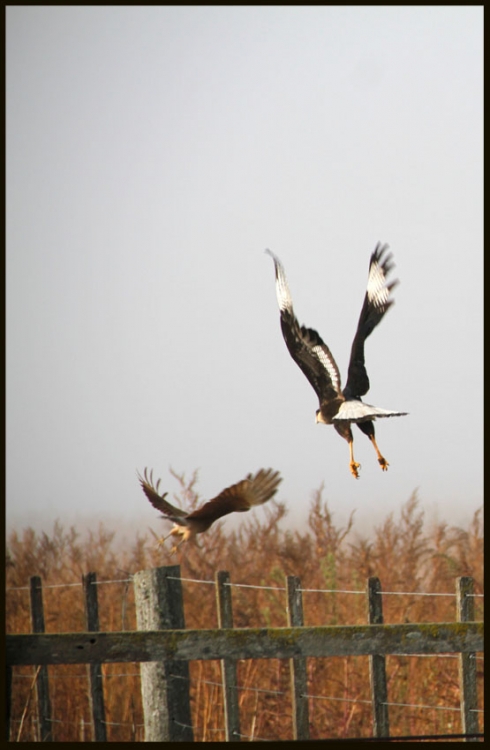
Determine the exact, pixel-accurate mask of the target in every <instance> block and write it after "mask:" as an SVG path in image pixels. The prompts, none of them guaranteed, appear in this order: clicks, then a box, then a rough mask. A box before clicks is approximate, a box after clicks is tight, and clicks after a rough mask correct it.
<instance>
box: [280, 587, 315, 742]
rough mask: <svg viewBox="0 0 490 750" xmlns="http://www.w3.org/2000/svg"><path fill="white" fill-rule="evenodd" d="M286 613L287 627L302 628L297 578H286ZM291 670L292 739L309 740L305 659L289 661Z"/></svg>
mask: <svg viewBox="0 0 490 750" xmlns="http://www.w3.org/2000/svg"><path fill="white" fill-rule="evenodd" d="M286 591H287V602H288V603H287V613H288V625H289V627H303V625H304V618H303V597H302V594H301V581H300V579H299V578H298V576H286ZM289 665H290V670H291V692H292V702H293V739H295V740H308V739H309V738H310V718H309V711H308V676H307V670H306V658H305V657H296V658H294V659H290V660H289Z"/></svg>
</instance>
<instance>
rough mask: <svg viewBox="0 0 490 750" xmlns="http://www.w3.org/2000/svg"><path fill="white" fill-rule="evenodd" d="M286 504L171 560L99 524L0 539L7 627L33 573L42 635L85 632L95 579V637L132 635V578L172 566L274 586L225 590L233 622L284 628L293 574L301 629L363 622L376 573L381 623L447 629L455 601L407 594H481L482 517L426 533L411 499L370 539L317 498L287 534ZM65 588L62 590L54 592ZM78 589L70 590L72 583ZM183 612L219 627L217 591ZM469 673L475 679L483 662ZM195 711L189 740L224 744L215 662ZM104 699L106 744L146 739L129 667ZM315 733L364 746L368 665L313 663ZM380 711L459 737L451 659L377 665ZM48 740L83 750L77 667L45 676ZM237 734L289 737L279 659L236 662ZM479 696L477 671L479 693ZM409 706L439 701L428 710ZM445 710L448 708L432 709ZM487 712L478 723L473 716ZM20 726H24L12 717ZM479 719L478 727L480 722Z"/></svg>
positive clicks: (201, 678) (24, 601)
mask: <svg viewBox="0 0 490 750" xmlns="http://www.w3.org/2000/svg"><path fill="white" fill-rule="evenodd" d="M177 478H178V479H179V481H180V484H181V493H180V494H181V500H182V502H183V503H184V504H185V505H184V507H186V508H189V507H193V506H195V505H196V504H197V503H198V496H197V493H196V492H195V482H196V476H195V475H194V476H192V477H191V479H190V481H186V480H185V477H184V476H180V477H179V476H178V477H177ZM285 513H286V509H285V507H284V506H283V505H281V504H280V503H277V502H274V501H272V502H270V503H269V504H268V506H264V508H263V510H262V509H261V512H260V513H256V514H255V515H253V516H251V517H248V518H244V519H243V521H242V523H241V525H240V526H239V528H238V530H237V531H233V532H232V533H228V534H226V533H225V532H224V531H223V524H221V523H217V524H215V525H214V526H213V527H212V528H211V529H210V530H209V531H208V532H207V533H206V534H203V535H202V536H201V537H200V538H199V541H198V544H187V545H184V546H183V547H182V548H181V552H180V554H179V555H178V557H177V559H176V558H175V556H174V557H170V555H169V553H168V548H163V549H162V548H156V546H155V544H154V540H153V539H148V538H143V537H141V536H137V537H136V538H135V540H134V542H133V544H132V546H127V545H126V546H125V547H124V548H120V547H118V545H117V544H116V542H115V540H114V533H112V532H110V531H108V530H107V529H105V528H104V527H103V526H100V527H99V528H98V530H97V531H93V532H92V533H90V534H89V535H88V536H87V537H86V538H85V539H81V538H80V537H79V535H78V534H77V532H76V530H75V529H74V528H73V527H72V528H70V529H69V530H68V531H67V530H65V529H64V528H63V527H62V526H61V525H60V524H59V523H58V522H57V523H55V525H54V528H53V531H52V533H51V535H48V534H45V533H43V534H40V535H39V534H36V533H35V532H34V531H33V530H32V529H30V528H29V529H26V530H24V531H23V533H22V534H18V533H17V532H13V533H12V534H11V535H10V537H9V540H8V555H9V558H10V563H9V564H8V565H7V568H6V575H7V605H6V621H7V632H9V633H26V632H30V630H31V626H30V616H29V589H28V587H29V578H30V576H33V575H39V576H41V577H42V580H43V586H44V589H43V597H44V611H45V621H46V631H47V632H73V631H81V630H83V629H84V613H83V597H82V589H81V586H80V582H81V576H82V574H86V573H87V572H89V571H95V572H96V573H97V578H98V581H99V582H107V583H104V584H103V585H100V587H99V589H98V591H99V613H100V626H101V629H102V630H105V631H114V630H133V629H135V628H136V618H135V611H134V599H133V591H132V585H131V583H130V576H131V575H132V574H133V573H135V572H136V571H138V570H141V569H144V568H150V567H154V566H159V565H169V564H176V563H180V565H181V573H182V576H183V577H184V578H190V579H198V580H214V576H215V573H216V571H217V570H228V571H229V572H230V575H231V580H232V582H234V583H246V584H252V585H255V586H268V587H277V590H273V589H270V588H240V587H237V588H233V613H234V624H235V626H237V627H262V626H284V625H286V624H287V622H286V612H285V592H284V590H281V589H282V588H283V587H284V577H285V575H297V576H299V577H300V578H301V585H302V588H304V589H323V590H325V589H328V590H334V593H324V592H315V591H311V592H304V594H303V601H304V612H305V624H306V625H322V624H323V625H328V624H330V625H336V624H346V625H351V624H356V623H365V622H366V601H365V597H364V596H363V595H358V594H353V593H346V592H352V591H364V590H365V587H366V579H367V578H368V577H369V576H378V577H379V578H380V580H381V584H382V587H383V591H390V592H392V591H400V592H405V593H403V594H400V595H397V596H394V595H388V596H384V597H383V607H384V619H385V622H387V623H397V622H407V621H410V622H434V621H454V620H455V618H456V614H455V598H454V596H417V595H416V594H415V592H426V593H432V594H437V593H440V594H443V593H444V594H446V593H449V594H453V593H454V591H455V579H456V577H458V576H462V575H468V576H472V577H473V578H474V580H475V592H476V593H482V586H483V580H482V569H483V539H482V524H481V516H480V512H479V511H478V512H477V513H475V515H474V517H473V519H472V521H471V523H470V524H469V528H468V529H467V530H464V529H461V528H454V527H448V526H447V525H446V524H444V523H440V524H437V525H436V526H435V527H434V528H432V529H430V530H429V531H427V530H426V529H425V527H424V523H423V511H421V510H420V509H419V505H418V501H417V498H416V496H415V495H413V496H412V497H410V499H409V500H408V501H407V502H406V504H405V505H404V506H403V507H402V509H401V513H400V516H399V518H395V517H394V516H393V515H390V516H389V517H388V518H387V519H386V520H385V521H384V523H382V524H381V525H379V526H378V527H376V528H375V530H374V532H373V533H372V534H371V536H370V538H369V539H368V538H363V537H361V536H359V535H357V534H356V533H355V527H354V524H353V519H352V517H351V518H350V519H349V521H348V523H347V524H346V526H345V527H342V528H339V527H337V526H336V525H335V523H334V520H333V516H332V513H331V512H330V510H329V508H328V505H327V503H326V502H325V501H324V500H323V498H322V490H321V489H320V490H318V491H317V492H316V493H315V496H314V499H313V501H312V503H311V507H310V513H309V531H307V532H305V533H300V532H297V531H290V530H289V531H284V530H282V529H281V527H280V523H279V522H280V520H281V519H282V518H283V517H284V515H285ZM60 584H64V585H60ZM69 584H77V585H69ZM183 585H184V607H185V616H186V625H187V627H189V628H213V627H217V617H216V605H215V592H214V587H213V586H210V585H205V584H200V583H192V582H185V583H184V584H183ZM481 602H482V599H480V598H477V599H475V603H476V619H482V616H483V615H482V604H481ZM478 665H479V666H478V672H479V675H481V673H482V671H483V662H482V661H481V660H480V659H479V662H478ZM190 668H191V678H192V680H191V682H192V711H193V723H194V727H195V732H194V735H195V739H196V740H198V741H220V740H224V731H223V714H222V708H221V706H222V692H221V686H220V668H219V664H218V663H217V662H194V663H192V664H191V667H190ZM103 670H104V695H105V703H106V719H107V722H108V739H109V740H110V741H114V742H115V741H142V740H143V739H144V736H143V714H142V705H141V696H140V683H139V666H138V665H137V664H106V665H104V667H103ZM35 671H36V670H35V668H34V667H24V668H15V669H14V677H13V725H12V726H13V728H12V736H11V739H12V740H16V739H18V740H20V741H33V740H36V739H37V738H38V737H37V726H36V711H35V710H34V708H35V697H34V696H35V694H34V693H33V692H32V690H31V686H32V682H33V677H34V675H35ZM308 672H309V693H310V694H311V696H316V697H311V699H310V720H311V737H312V738H326V737H362V736H367V735H369V734H370V732H371V707H370V705H369V698H370V693H369V669H368V659H367V657H354V658H352V657H349V658H334V659H309V660H308ZM387 674H388V678H389V684H388V695H389V700H390V702H393V703H405V704H410V705H411V706H412V707H406V706H405V707H402V706H392V707H390V723H391V728H392V733H393V734H401V735H407V734H423V733H450V732H460V731H461V723H460V715H459V711H451V710H447V709H448V708H459V683H458V660H457V658H454V657H453V656H440V657H436V656H435V657H394V656H390V657H388V658H387ZM49 675H50V691H51V703H52V711H53V718H54V727H53V735H54V740H55V741H65V742H67V741H74V740H75V741H77V740H82V741H83V740H85V741H90V740H91V739H92V736H91V728H90V721H89V701H88V694H87V679H86V671H85V667H82V666H51V667H49ZM239 684H240V686H241V690H240V706H241V731H242V733H243V735H246V736H248V737H254V738H257V739H291V737H292V719H291V698H290V678H289V664H288V663H287V662H283V661H280V660H263V661H243V662H240V663H239ZM481 692H482V688H481V676H480V677H479V693H481ZM414 705H422V706H438V707H440V708H439V710H437V709H429V708H416V707H413V706H414ZM442 707H445V708H444V710H442ZM480 716H481V717H483V714H481V715H480ZM22 717H23V720H22V722H21V719H22ZM482 723H483V720H482V718H481V719H480V724H482Z"/></svg>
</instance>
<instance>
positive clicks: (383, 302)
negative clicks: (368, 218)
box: [343, 242, 398, 399]
mask: <svg viewBox="0 0 490 750" xmlns="http://www.w3.org/2000/svg"><path fill="white" fill-rule="evenodd" d="M387 250H388V245H382V244H381V243H380V242H378V244H377V245H376V247H375V250H374V252H373V254H372V255H371V259H370V261H369V275H368V283H367V289H366V294H365V296H364V304H363V306H362V310H361V314H360V316H359V322H358V324H357V331H356V335H355V336H354V341H353V342H352V349H351V355H350V362H349V370H348V375H347V383H346V385H345V388H344V391H343V393H344V396H345V397H346V399H351V398H360V397H361V396H364V394H365V393H367V392H368V390H369V378H368V374H367V372H366V367H365V364H364V342H365V340H366V339H367V337H368V336H369V335H370V334H371V333H372V332H373V330H374V329H375V328H376V326H377V325H378V323H379V322H380V321H381V320H382V318H383V316H384V314H385V313H386V312H387V310H388V309H389V308H390V307H391V305H392V304H393V302H394V300H392V299H391V298H390V293H391V290H392V289H393V287H394V286H396V284H398V281H397V280H396V281H392V282H391V283H389V284H388V283H387V281H386V280H387V276H388V274H389V272H390V271H391V269H392V268H393V263H391V262H390V261H391V257H392V256H391V253H388V255H386V251H387Z"/></svg>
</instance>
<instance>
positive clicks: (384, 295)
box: [266, 242, 407, 479]
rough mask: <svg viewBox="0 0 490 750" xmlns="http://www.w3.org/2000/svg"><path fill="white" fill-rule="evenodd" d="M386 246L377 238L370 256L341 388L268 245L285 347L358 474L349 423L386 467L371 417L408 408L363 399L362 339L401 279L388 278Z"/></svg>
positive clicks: (327, 352)
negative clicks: (300, 320) (389, 407)
mask: <svg viewBox="0 0 490 750" xmlns="http://www.w3.org/2000/svg"><path fill="white" fill-rule="evenodd" d="M387 249H388V245H381V243H379V242H378V244H377V245H376V248H375V250H374V252H373V253H372V255H371V260H370V262H369V275H368V283H367V289H366V294H365V297H364V304H363V306H362V310H361V315H360V317H359V323H358V325H357V331H356V335H355V336H354V341H353V343H352V349H351V355H350V362H349V369H348V374H347V383H346V386H345V388H344V390H343V391H342V390H341V389H340V373H339V369H338V367H337V364H336V362H335V360H334V358H333V356H332V354H331V352H330V349H329V348H328V346H327V345H326V344H325V343H324V342H323V341H322V339H321V337H320V336H319V334H318V333H317V332H316V331H314V330H313V329H312V328H305V327H304V326H300V325H299V323H298V321H297V319H296V316H295V314H294V310H293V302H292V299H291V294H290V291H289V287H288V282H287V280H286V274H285V273H284V268H283V266H282V264H281V261H280V260H279V258H277V257H276V256H275V255H274V254H273V253H271V251H270V250H266V253H268V254H269V255H270V256H271V257H272V259H273V261H274V266H275V271H276V294H277V301H278V303H279V309H280V312H281V328H282V334H283V336H284V340H285V342H286V346H287V348H288V349H289V353H290V355H291V357H292V358H293V359H294V361H295V362H296V364H297V365H298V366H299V367H300V368H301V370H302V371H303V373H304V374H305V375H306V377H307V378H308V380H309V381H310V384H311V385H312V386H313V389H314V391H315V393H316V395H317V396H318V400H319V402H320V408H319V409H318V410H317V412H316V421H317V422H322V423H323V424H333V426H334V427H335V429H336V430H337V432H338V433H339V435H341V436H342V437H343V438H345V440H347V442H348V443H349V453H350V464H349V466H350V470H351V473H352V474H353V476H354V477H355V478H356V479H358V478H359V472H358V469H359V468H360V464H358V463H357V462H356V461H355V460H354V449H353V442H354V438H353V436H352V430H351V424H352V423H355V424H357V426H358V427H359V429H360V430H361V431H362V432H363V433H364V434H365V435H367V436H368V438H369V439H370V441H371V442H372V444H373V446H374V449H375V451H376V455H377V457H378V462H379V465H380V466H381V468H382V470H383V471H387V469H388V466H389V464H388V461H387V460H386V458H384V457H383V456H382V455H381V453H380V451H379V448H378V446H377V444H376V439H375V436H374V424H373V421H374V420H375V419H377V418H379V417H401V416H404V415H406V413H407V412H404V411H388V410H387V409H380V408H378V407H377V406H370V405H369V404H365V403H364V402H363V401H362V400H361V396H364V394H365V393H367V392H368V390H369V378H368V375H367V372H366V367H365V364H364V342H365V340H366V339H367V337H368V336H369V335H370V334H371V333H372V332H373V330H374V328H376V326H377V325H378V323H379V322H380V321H381V320H382V318H383V316H384V314H385V313H386V311H387V310H388V309H389V308H390V307H391V305H392V304H393V299H392V298H391V296H390V294H391V291H392V289H393V287H394V286H395V285H396V284H397V283H398V281H392V282H390V283H389V284H388V283H387V281H386V279H387V276H388V274H389V272H390V270H391V269H392V268H393V264H392V263H391V262H390V261H391V257H392V256H391V254H388V255H386V251H387Z"/></svg>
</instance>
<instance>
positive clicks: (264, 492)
mask: <svg viewBox="0 0 490 750" xmlns="http://www.w3.org/2000/svg"><path fill="white" fill-rule="evenodd" d="M281 481H282V478H281V477H280V476H279V472H278V471H273V470H272V469H260V471H258V472H257V473H256V474H255V476H252V475H251V474H248V476H247V477H246V478H245V479H242V481H241V482H237V483H236V484H232V485H231V486H230V487H227V488H226V489H225V490H223V492H220V494H219V495H217V497H215V498H213V499H212V500H209V502H207V503H205V504H204V505H203V506H202V508H199V509H198V510H195V511H194V512H193V513H190V514H189V515H188V519H189V521H192V520H193V519H198V520H200V521H208V522H209V523H210V524H211V523H212V522H213V521H216V520H217V519H218V518H221V517H222V516H226V515H227V514H228V513H236V512H238V513H243V512H244V511H247V510H250V508H252V507H253V506H254V505H262V503H265V502H266V501H267V500H270V499H271V497H273V495H275V494H276V492H277V488H278V486H279V483H280V482H281Z"/></svg>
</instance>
